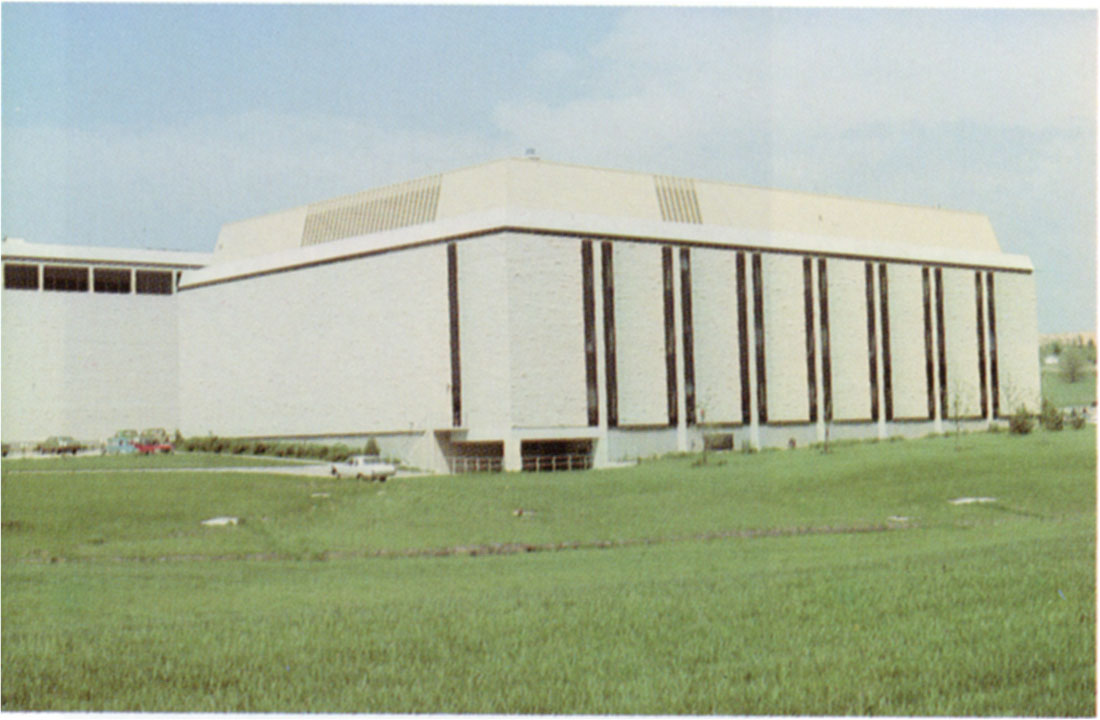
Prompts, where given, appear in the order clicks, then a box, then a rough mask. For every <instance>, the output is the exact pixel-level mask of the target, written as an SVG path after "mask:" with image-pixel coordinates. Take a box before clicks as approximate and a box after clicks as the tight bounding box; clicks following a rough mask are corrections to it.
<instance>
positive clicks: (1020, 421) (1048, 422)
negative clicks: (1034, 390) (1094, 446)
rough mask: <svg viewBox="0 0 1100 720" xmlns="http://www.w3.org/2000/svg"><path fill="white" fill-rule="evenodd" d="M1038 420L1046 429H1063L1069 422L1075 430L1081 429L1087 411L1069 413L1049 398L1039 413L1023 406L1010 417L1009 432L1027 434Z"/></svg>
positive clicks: (1044, 401)
mask: <svg viewBox="0 0 1100 720" xmlns="http://www.w3.org/2000/svg"><path fill="white" fill-rule="evenodd" d="M1036 422H1038V424H1039V427H1041V428H1043V429H1044V430H1054V431H1057V430H1061V429H1063V428H1064V427H1065V426H1066V424H1067V423H1068V424H1069V426H1070V427H1071V428H1073V429H1074V430H1080V429H1081V428H1083V427H1085V413H1084V412H1081V411H1078V410H1071V411H1070V413H1069V414H1068V415H1067V414H1066V413H1064V412H1062V411H1061V410H1059V409H1058V408H1056V407H1055V406H1054V404H1053V403H1051V402H1050V401H1049V400H1043V409H1042V410H1040V411H1039V414H1038V415H1034V414H1033V413H1030V412H1028V410H1027V408H1023V407H1021V408H1020V409H1018V410H1017V411H1016V413H1015V414H1014V415H1013V416H1012V417H1011V418H1009V421H1008V429H1009V432H1012V433H1015V434H1016V435H1027V434H1028V433H1029V432H1031V431H1032V430H1034V429H1035V424H1036Z"/></svg>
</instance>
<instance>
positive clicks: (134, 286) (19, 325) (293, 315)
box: [3, 159, 1039, 471]
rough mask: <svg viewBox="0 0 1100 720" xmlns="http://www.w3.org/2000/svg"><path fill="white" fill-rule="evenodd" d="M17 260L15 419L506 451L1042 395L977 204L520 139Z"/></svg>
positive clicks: (435, 458) (459, 452)
mask: <svg viewBox="0 0 1100 720" xmlns="http://www.w3.org/2000/svg"><path fill="white" fill-rule="evenodd" d="M3 261H4V273H5V275H4V277H5V289H4V296H3V300H4V304H3V389H4V403H3V435H4V439H5V441H19V440H32V439H36V438H40V437H44V436H45V435H48V434H59V433H65V434H70V435H76V436H78V437H82V438H95V437H99V438H106V437H109V436H110V435H111V434H113V432H114V431H115V430H117V429H118V428H120V427H135V426H142V427H144V426H153V425H156V426H164V427H169V428H177V427H178V428H179V429H181V430H182V432H183V433H184V434H186V435H205V434H207V433H214V434H217V435H222V436H231V437H251V438H265V439H308V440H316V441H335V440H342V441H345V442H357V443H358V442H363V441H364V439H365V438H368V437H374V438H376V439H377V440H378V442H379V443H380V444H381V446H382V450H383V452H385V453H387V454H391V455H398V456H400V457H402V458H403V459H404V460H405V461H406V462H409V463H411V464H414V465H417V466H420V467H425V468H431V469H435V470H439V471H446V470H448V469H450V470H455V471H462V470H471V469H497V468H503V469H509V470H515V469H520V468H523V467H528V468H554V467H557V468H563V467H583V466H588V465H590V464H594V465H597V466H601V465H607V464H609V463H613V462H616V461H621V460H627V459H631V458H636V457H641V456H648V455H654V454H659V453H665V452H671V451H678V450H679V451H684V450H691V449H693V448H694V449H698V448H701V447H702V445H703V443H704V441H705V440H706V441H709V442H713V443H715V444H718V445H724V446H727V447H730V446H735V447H742V446H744V445H752V446H786V445H787V444H788V443H789V442H790V441H791V440H793V441H794V442H795V443H796V444H805V443H811V442H815V441H820V440H821V439H823V438H824V437H825V435H826V432H828V433H829V436H830V437H832V438H840V437H886V436H889V435H895V434H901V435H915V434H922V433H927V432H931V431H937V430H940V429H942V427H943V421H944V420H946V419H953V418H955V417H956V416H959V417H962V418H964V419H965V420H966V421H967V422H968V423H971V424H977V425H982V424H985V423H988V422H990V421H991V420H993V419H995V418H998V417H1004V416H1006V415H1008V414H1011V413H1012V412H1013V411H1014V410H1015V409H1016V408H1017V407H1018V406H1020V405H1027V406H1029V407H1031V408H1032V409H1036V408H1037V407H1038V405H1039V361H1038V357H1037V354H1036V352H1035V348H1036V347H1037V333H1036V324H1035V317H1036V313H1035V286H1034V280H1033V277H1032V266H1031V263H1030V262H1029V261H1028V259H1027V258H1026V257H1021V256H1015V255H1006V254H1004V253H1002V252H1001V250H1000V247H999V245H998V243H997V240H996V237H995V236H994V234H993V229H992V227H991V225H990V223H989V221H988V219H987V218H985V217H984V216H982V215H978V214H974V213H968V212H956V211H946V210H939V209H932V208H923V207H913V206H906V205H898V204H891V203H879V202H870V201H865V200H854V199H847V198H840V197H829V196H820V195H810V194H805V193H796V192H784V191H777V190H766V189H760V188H754V187H745V186H738V185H731V184H726V183H717V182H708V181H703V180H693V179H689V178H680V177H667V176H663V175H653V174H645V173H633V172H620V171H612V170H600V169H594V168H586V167H576V166H569V165H561V164H554V163H548V162H544V161H539V160H537V159H509V160H502V161H497V162H492V163H488V164H485V165H481V166H477V167H472V168H467V169H463V170H458V171H455V172H450V173H444V174H440V175H434V176H430V177H426V178H421V179H419V180H414V181H411V182H407V183H402V184H398V185H393V186H389V187H383V188H379V189H376V190H370V191H366V192H362V193H358V194H355V195H350V196H346V197H341V198H335V199H332V200H327V201H322V202H316V203H312V204H309V205H303V206H300V207H297V208H292V209H289V210H285V211H281V212H277V213H273V214H270V215H265V216H263V217H259V218H254V219H251V220H244V221H241V222H236V223H231V224H229V225H226V226H225V227H224V228H223V229H222V231H221V233H220V235H219V237H218V240H217V245H216V247H215V249H214V252H213V254H212V255H202V254H190V253H157V252H154V251H122V250H117V251H116V250H97V249H91V248H51V247H50V246H43V245H30V244H26V243H13V242H6V243H4V248H3ZM153 288H156V290H155V291H153V290H152V289H153ZM43 328H45V329H46V330H47V331H45V332H43V331H42V329H43Z"/></svg>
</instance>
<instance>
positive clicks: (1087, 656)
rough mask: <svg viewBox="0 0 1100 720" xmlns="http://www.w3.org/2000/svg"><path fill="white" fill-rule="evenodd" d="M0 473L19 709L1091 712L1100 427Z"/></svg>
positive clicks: (8, 638)
mask: <svg viewBox="0 0 1100 720" xmlns="http://www.w3.org/2000/svg"><path fill="white" fill-rule="evenodd" d="M77 462H80V460H79V459H78V460H77ZM3 468H4V472H3V538H2V539H3V543H2V546H0V547H2V553H3V563H2V566H0V570H2V575H3V576H2V580H3V582H2V585H0V587H2V595H3V597H2V599H3V603H2V605H0V610H2V614H3V616H2V619H3V626H4V643H3V647H2V661H3V666H4V668H5V671H6V672H5V673H4V678H3V689H2V690H3V709H4V710H111V711H127V710H142V711H218V712H226V711H240V712H260V711H276V712H400V713H408V712H435V713H440V712H446V713H452V712H454V713H458V712H461V713H470V712H474V713H571V714H575V713H584V714H638V713H641V714H653V715H657V714H828V715H852V714H889V715H914V714H915V715H1043V716H1074V715H1082V716H1083V715H1092V714H1093V713H1094V711H1095V704H1094V701H1095V676H1094V670H1095V667H1094V658H1095V621H1094V618H1095V613H1094V608H1095V583H1094V578H1095V562H1094V558H1095V535H1096V523H1095V516H1096V506H1095V500H1096V486H1095V472H1096V456H1095V445H1094V437H1093V435H1092V433H1089V432H1086V431H1078V432H1073V431H1068V430H1067V431H1064V432H1061V433H1035V434H1032V435H1030V436H1026V437H1016V436H1009V435H1006V434H994V435H972V436H966V437H964V438H963V441H962V443H961V444H960V445H959V446H958V447H956V445H955V443H954V441H953V440H951V439H946V438H936V439H928V440H921V441H907V442H892V443H865V444H852V445H840V446H837V447H836V448H835V450H834V452H832V453H830V454H828V455H822V454H821V453H820V452H818V451H816V450H810V449H806V450H796V451H777V452H763V453H758V454H753V455H743V454H727V455H712V456H711V458H710V461H709V463H708V464H707V465H705V466H703V465H700V464H699V459H698V457H695V456H685V457H678V458H666V459H663V460H660V461H654V462H648V463H643V464H641V465H639V466H637V467H634V468H628V469H621V470H608V471H598V472H584V473H580V472H578V473H559V474H542V475H533V474H506V475H472V476H461V477H423V478H401V479H394V480H391V481H390V482H388V483H385V484H377V483H358V482H351V481H335V480H331V479H328V478H304V477H294V476H285V475H270V474H241V473H229V472H226V473H210V472H205V473H180V472H172V473H169V472H165V473H160V474H158V473H156V472H148V471H145V472H125V471H124V470H125V468H121V467H118V466H111V465H109V464H104V463H102V462H101V463H100V464H99V465H98V466H96V467H95V470H96V472H90V473H72V472H66V471H65V470H57V471H49V472H35V473H28V472H20V471H19V470H20V469H21V466H17V465H10V464H8V463H6V462H5V463H4V464H3ZM1051 468H1057V472H1051ZM968 497H969V498H992V500H991V501H988V502H971V503H961V504H953V503H951V502H950V501H951V500H958V499H960V498H968ZM520 510H522V512H519V511H520ZM214 515H235V516H238V517H240V518H242V519H243V524H241V525H238V526H230V527H222V528H210V527H204V526H202V525H200V521H201V520H202V519H205V518H208V517H212V516H214Z"/></svg>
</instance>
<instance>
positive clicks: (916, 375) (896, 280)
mask: <svg viewBox="0 0 1100 720" xmlns="http://www.w3.org/2000/svg"><path fill="white" fill-rule="evenodd" d="M888 273H889V292H890V364H891V366H892V369H893V373H892V377H893V386H894V417H895V418H898V419H917V418H921V419H924V418H927V417H928V385H927V379H926V375H925V352H924V285H923V281H922V280H921V267H920V266H919V265H903V264H892V265H889V266H888ZM865 346H866V345H865Z"/></svg>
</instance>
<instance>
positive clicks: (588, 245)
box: [581, 240, 600, 426]
mask: <svg viewBox="0 0 1100 720" xmlns="http://www.w3.org/2000/svg"><path fill="white" fill-rule="evenodd" d="M593 274H594V272H593V261H592V241H591V240H585V241H583V242H581V302H582V306H583V308H584V375H585V384H586V391H587V397H588V424H589V425H591V426H595V425H599V424H600V394H599V390H598V389H597V387H596V297H595V287H594V286H595V280H594V278H593Z"/></svg>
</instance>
